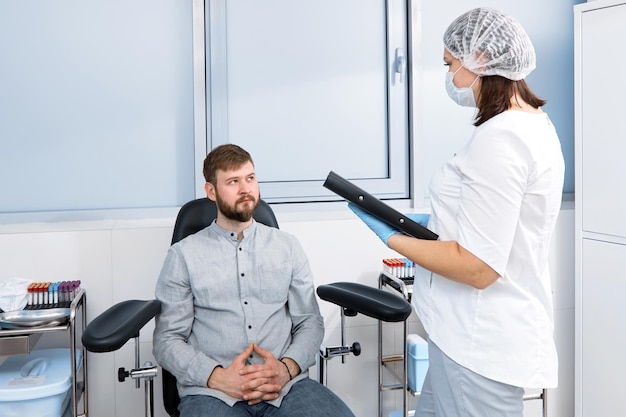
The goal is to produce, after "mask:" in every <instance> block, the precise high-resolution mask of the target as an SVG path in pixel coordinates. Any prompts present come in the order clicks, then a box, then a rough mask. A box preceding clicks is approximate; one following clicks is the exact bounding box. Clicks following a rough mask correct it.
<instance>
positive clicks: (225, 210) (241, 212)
mask: <svg viewBox="0 0 626 417" xmlns="http://www.w3.org/2000/svg"><path fill="white" fill-rule="evenodd" d="M260 199H261V197H260V196H259V198H258V199H257V198H256V197H254V196H253V195H251V194H246V195H245V196H243V197H240V198H239V199H238V200H237V202H236V203H235V204H234V205H233V206H229V205H228V204H227V203H226V202H225V201H224V200H222V198H221V197H220V195H219V193H217V192H216V193H215V202H216V203H217V208H219V210H220V212H221V213H222V215H223V216H224V217H226V218H227V219H229V220H234V221H238V222H241V223H245V222H247V221H249V220H250V219H251V218H252V215H253V214H254V210H256V208H257V207H258V206H259V201H260ZM244 200H250V202H252V205H249V204H245V205H244V206H242V207H243V208H242V209H238V208H237V206H238V204H239V203H241V202H243V201H244Z"/></svg>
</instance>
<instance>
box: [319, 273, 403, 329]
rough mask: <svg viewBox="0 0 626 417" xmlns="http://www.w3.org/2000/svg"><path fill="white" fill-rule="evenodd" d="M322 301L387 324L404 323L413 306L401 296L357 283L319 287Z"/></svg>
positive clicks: (335, 283) (337, 283) (340, 283)
mask: <svg viewBox="0 0 626 417" xmlns="http://www.w3.org/2000/svg"><path fill="white" fill-rule="evenodd" d="M317 295H319V297H320V298H321V299H322V300H325V301H329V302H331V303H333V304H337V305H338V306H341V307H343V308H345V309H348V310H351V311H354V312H357V313H361V314H365V315H366V316H369V317H373V318H375V319H377V320H381V321H386V322H399V321H404V320H406V319H407V317H409V315H411V311H412V308H411V304H410V303H409V302H408V301H406V300H405V299H404V298H402V297H400V296H399V295H395V294H393V293H390V292H388V291H383V290H381V289H378V288H374V287H370V286H367V285H363V284H359V283H356V282H334V283H332V284H326V285H320V286H319V287H317Z"/></svg>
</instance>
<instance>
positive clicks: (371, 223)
mask: <svg viewBox="0 0 626 417" xmlns="http://www.w3.org/2000/svg"><path fill="white" fill-rule="evenodd" d="M348 207H349V208H350V210H352V211H353V212H354V214H356V215H357V216H358V217H359V219H361V220H362V221H363V223H365V224H366V225H367V226H368V227H369V228H370V229H372V231H373V232H374V233H376V235H378V237H379V238H380V240H382V241H383V243H384V244H385V245H386V244H387V241H388V240H389V238H390V237H391V236H393V235H397V234H399V233H402V232H401V231H399V230H397V229H394V228H393V227H391V226H389V225H388V224H387V223H385V222H383V221H381V220H378V219H377V218H376V217H374V216H372V215H371V214H369V213H368V212H366V211H364V210H362V209H361V208H360V207H359V206H357V205H356V204H352V203H348Z"/></svg>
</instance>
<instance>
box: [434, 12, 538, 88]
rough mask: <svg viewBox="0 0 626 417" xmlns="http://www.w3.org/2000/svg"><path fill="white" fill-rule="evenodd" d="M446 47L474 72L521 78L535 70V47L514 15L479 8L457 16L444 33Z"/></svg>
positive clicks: (513, 78) (515, 79)
mask: <svg viewBox="0 0 626 417" xmlns="http://www.w3.org/2000/svg"><path fill="white" fill-rule="evenodd" d="M443 43H444V46H445V48H446V49H447V50H448V51H449V52H450V53H451V54H452V56H453V57H455V58H457V59H459V60H460V61H461V64H462V65H463V66H464V67H465V68H467V69H469V70H470V71H472V72H473V73H475V74H477V75H480V76H485V75H500V76H502V77H505V78H508V79H510V80H514V81H518V80H521V79H523V78H526V76H527V75H528V74H530V73H531V72H532V70H534V69H535V66H536V62H535V48H534V47H533V44H532V42H531V41H530V38H529V37H528V34H527V33H526V31H525V30H524V28H523V27H522V26H521V25H520V24H519V23H518V22H517V20H515V19H514V18H513V17H511V16H509V15H508V14H506V13H503V12H501V11H499V10H496V9H492V8H484V7H483V8H477V9H473V10H470V11H469V12H466V13H464V14H462V15H461V16H459V17H458V18H456V20H454V21H453V22H452V23H451V24H450V26H448V29H447V30H446V32H445V33H444V35H443Z"/></svg>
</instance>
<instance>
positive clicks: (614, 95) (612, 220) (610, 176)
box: [577, 4, 626, 236]
mask: <svg viewBox="0 0 626 417" xmlns="http://www.w3.org/2000/svg"><path fill="white" fill-rule="evenodd" d="M581 22H582V31H581V44H580V45H581V50H580V53H581V69H580V74H581V77H582V80H581V81H582V82H581V91H580V93H581V95H580V105H581V106H582V112H581V114H582V124H581V125H582V167H579V168H577V169H582V209H583V210H582V227H583V231H588V232H596V233H602V234H608V235H614V236H626V192H625V190H626V187H625V186H626V163H625V162H624V155H625V154H626V137H625V135H624V97H626V83H624V82H623V77H624V76H623V72H624V70H625V68H626V55H624V54H623V53H622V52H621V51H622V50H623V48H624V39H626V25H624V22H626V5H625V4H622V5H618V6H612V7H604V8H600V9H595V10H588V11H586V12H584V13H583V14H582V21H581ZM578 191H580V190H578ZM577 198H578V196H577Z"/></svg>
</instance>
